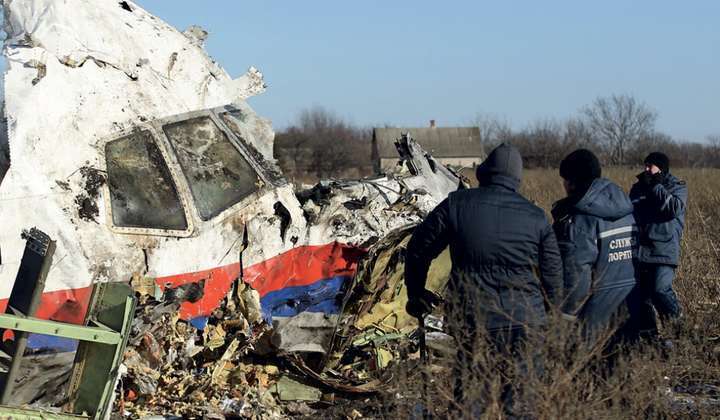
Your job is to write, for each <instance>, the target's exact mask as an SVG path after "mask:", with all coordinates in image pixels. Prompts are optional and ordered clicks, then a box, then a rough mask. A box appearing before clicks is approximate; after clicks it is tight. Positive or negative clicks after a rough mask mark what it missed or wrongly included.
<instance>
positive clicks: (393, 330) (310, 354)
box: [115, 228, 450, 418]
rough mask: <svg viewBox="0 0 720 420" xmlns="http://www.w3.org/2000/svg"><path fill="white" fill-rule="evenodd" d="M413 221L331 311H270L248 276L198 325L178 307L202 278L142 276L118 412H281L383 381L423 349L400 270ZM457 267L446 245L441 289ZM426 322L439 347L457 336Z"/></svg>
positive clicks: (374, 255)
mask: <svg viewBox="0 0 720 420" xmlns="http://www.w3.org/2000/svg"><path fill="white" fill-rule="evenodd" d="M411 233H412V228H405V229H400V230H397V231H394V232H392V233H391V234H390V235H388V236H387V237H385V238H383V239H382V240H380V241H379V242H378V243H377V244H375V245H374V246H373V247H372V248H371V249H370V251H369V253H368V256H367V258H366V259H365V261H364V263H363V264H361V266H360V268H359V270H358V274H357V275H356V276H355V278H354V280H353V281H352V282H347V283H346V286H345V287H347V289H345V290H343V291H341V294H340V296H344V300H343V302H342V310H341V312H340V314H339V315H335V316H332V317H328V316H327V314H323V313H319V312H303V313H301V314H300V315H298V316H294V317H291V318H283V317H276V319H273V320H269V319H268V317H267V314H264V313H263V311H262V309H261V304H260V296H259V294H258V292H257V291H255V290H254V289H252V288H251V287H250V286H249V285H247V284H245V283H243V282H242V281H240V280H238V281H236V282H235V283H233V286H232V288H231V290H230V292H229V293H228V294H227V296H226V297H225V299H224V301H223V302H222V304H221V305H220V307H219V308H218V309H217V310H215V311H214V312H213V313H212V314H211V315H210V316H209V317H208V318H207V320H206V322H205V323H203V324H202V325H197V323H196V321H192V322H190V321H184V320H182V319H181V318H180V316H179V310H178V309H179V307H180V305H181V304H182V303H183V302H187V301H189V302H192V301H193V300H197V299H200V298H201V295H202V285H197V284H193V285H188V287H185V288H179V289H166V290H164V291H161V290H159V288H157V287H155V286H154V285H152V284H145V283H144V282H143V281H142V280H141V279H136V280H135V281H134V282H133V286H134V287H135V290H136V291H137V292H138V293H139V294H141V295H142V296H141V297H140V302H139V305H138V309H137V312H136V316H135V320H134V322H133V329H132V335H131V338H130V340H129V343H128V349H127V351H126V354H125V361H124V365H125V367H126V373H125V375H124V377H123V378H122V379H121V382H120V385H119V387H118V390H117V393H118V395H117V403H116V406H115V410H116V412H117V413H118V414H121V415H125V416H131V417H143V416H148V415H175V416H181V417H205V418H223V417H224V416H225V417H243V418H277V417H283V416H289V415H296V414H303V415H310V414H312V413H313V412H314V410H316V409H318V408H320V407H322V406H327V405H328V404H331V403H332V401H334V400H335V398H336V394H337V396H339V397H342V396H347V395H358V394H367V393H372V392H375V391H378V390H380V389H382V387H383V386H384V384H385V383H387V382H388V381H389V379H390V377H389V373H388V372H389V369H388V367H390V366H392V365H393V364H394V363H398V362H399V361H403V360H413V359H417V358H418V343H419V341H420V340H419V336H418V331H417V325H416V322H415V320H414V319H412V318H411V317H409V316H408V315H407V314H406V313H405V311H404V305H405V302H406V301H407V296H406V292H405V289H404V284H403V282H402V278H403V276H402V273H403V268H404V250H405V246H406V244H407V241H408V240H409V237H410V234H411ZM449 267H450V265H449V260H448V256H447V255H446V254H443V256H441V257H440V258H438V260H437V261H436V262H435V263H434V264H433V267H432V269H431V271H430V277H429V282H428V285H429V287H430V288H431V289H432V290H434V291H436V292H438V293H441V292H442V290H443V288H444V285H445V281H446V280H447V272H448V270H449ZM193 286H194V287H193ZM426 325H427V327H428V331H429V332H428V333H427V335H426V338H427V341H428V343H429V345H430V346H431V347H436V346H434V345H433V344H434V343H436V345H439V346H441V347H442V346H444V345H446V344H447V338H449V337H447V336H446V335H444V334H443V333H442V329H443V326H442V319H440V318H432V319H430V318H429V319H428V320H427V321H426ZM198 326H199V327H203V328H202V329H199V328H196V327H198ZM443 343H444V344H443ZM435 350H442V348H435ZM308 404H310V405H308Z"/></svg>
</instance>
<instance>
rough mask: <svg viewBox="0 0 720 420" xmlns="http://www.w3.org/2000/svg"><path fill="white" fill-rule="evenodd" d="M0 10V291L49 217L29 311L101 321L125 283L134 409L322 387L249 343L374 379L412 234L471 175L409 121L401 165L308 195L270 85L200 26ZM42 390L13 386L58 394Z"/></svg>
mask: <svg viewBox="0 0 720 420" xmlns="http://www.w3.org/2000/svg"><path fill="white" fill-rule="evenodd" d="M3 8H4V13H5V21H4V23H5V32H6V34H7V38H6V40H5V46H4V54H5V56H6V59H7V64H8V69H7V72H6V74H5V88H4V92H5V117H6V122H7V137H6V139H5V140H3V143H2V149H3V150H2V153H0V155H2V159H0V164H2V165H3V167H2V168H0V176H2V183H1V184H0V218H1V219H2V220H3V223H2V224H0V247H2V257H3V258H2V265H1V266H0V299H2V300H0V303H1V304H2V305H3V306H4V307H5V306H8V299H10V298H11V292H12V290H13V284H14V282H15V279H16V275H17V274H18V270H19V269H20V268H21V264H22V261H21V256H22V255H23V249H25V247H26V243H25V239H23V236H22V233H23V230H25V229H29V228H31V227H37V228H38V229H39V230H40V231H42V232H44V233H45V234H47V235H48V236H49V237H50V238H52V239H53V240H54V241H55V252H54V257H53V260H52V264H49V265H48V270H47V272H46V273H45V284H44V291H43V293H42V294H41V295H38V299H39V301H38V305H37V308H36V309H34V310H33V313H32V314H29V315H30V316H33V317H35V318H39V319H47V320H52V321H57V322H62V323H66V324H85V325H88V322H89V320H92V319H94V318H95V315H96V314H95V313H94V310H93V309H92V308H93V304H92V302H91V296H92V294H93V289H94V288H95V287H96V286H97V285H99V284H109V283H124V284H129V285H131V287H132V289H133V290H134V292H135V295H136V296H137V298H138V300H139V302H138V308H137V311H136V313H135V316H134V320H133V323H132V330H131V332H130V334H129V337H125V339H127V340H129V342H128V345H129V347H128V349H127V351H126V352H125V357H124V364H123V368H122V369H121V370H123V371H124V372H125V374H124V377H123V378H122V380H121V381H120V386H119V387H118V390H117V400H118V401H117V402H116V406H119V408H118V410H120V412H121V413H122V412H124V413H125V414H133V415H138V416H140V415H144V414H153V413H154V414H175V415H183V416H191V415H197V414H198V413H201V414H202V413H205V414H207V413H209V412H219V413H221V414H222V413H225V414H227V413H228V412H230V413H231V414H233V415H241V414H242V413H244V412H245V411H246V410H248V409H249V408H248V407H250V406H252V405H253V403H252V401H256V402H257V404H256V405H263V406H268V407H270V406H269V405H268V403H267V401H265V400H263V399H264V398H266V397H265V396H264V395H265V394H263V393H262V392H258V391H257V389H266V390H267V389H270V388H272V387H273V386H274V388H273V389H274V394H273V395H276V396H277V398H279V399H280V400H283V399H284V398H285V397H287V398H285V399H303V398H294V397H293V395H295V394H292V392H295V393H296V394H297V393H300V394H303V392H304V394H303V395H305V397H304V398H305V399H310V400H312V399H313V398H315V397H316V395H315V394H314V393H313V392H314V391H313V389H310V390H309V391H308V390H307V389H304V388H302V387H303V385H302V384H300V383H298V382H296V381H295V380H294V379H292V378H290V377H286V376H283V375H282V374H281V372H277V371H276V370H277V368H274V367H273V365H267V366H265V367H262V366H261V367H260V368H258V364H257V362H256V363H255V364H252V363H251V362H248V361H247V360H250V359H246V357H247V356H248V355H252V356H253V358H252V360H255V361H257V360H258V357H262V356H263V355H269V354H273V355H277V354H283V355H289V357H290V359H291V360H292V362H291V363H292V364H293V365H294V367H295V368H297V370H298V371H300V372H303V373H304V374H305V375H307V376H308V377H310V378H312V379H314V380H315V381H317V382H319V383H322V384H323V385H324V386H327V387H334V388H335V389H339V390H341V391H346V392H364V391H367V390H371V389H373V386H375V385H377V383H376V382H373V375H371V374H368V372H371V371H373V370H378V369H381V368H383V367H385V366H386V365H387V364H388V363H389V360H390V359H391V358H392V353H391V351H390V350H387V349H386V348H385V347H384V346H385V344H387V343H391V342H392V341H393V340H398V339H399V338H402V337H406V336H407V334H409V333H411V332H412V331H413V330H414V329H415V325H414V322H413V321H412V320H410V319H409V317H408V315H407V314H406V313H405V312H404V303H405V299H406V296H405V292H404V290H403V287H402V286H403V283H402V264H403V259H402V252H403V249H404V245H405V243H406V242H407V240H408V239H409V234H410V232H411V230H412V226H414V225H415V224H417V223H418V222H419V221H420V220H421V219H422V217H423V216H424V215H425V214H426V213H427V212H428V211H430V210H431V209H432V208H433V207H434V206H435V205H436V204H437V203H438V202H439V201H441V200H442V199H443V198H445V197H446V196H447V194H448V193H449V192H451V191H453V190H456V189H457V188H459V187H462V185H463V182H462V181H461V179H460V178H459V177H458V176H457V175H456V174H455V173H453V172H452V171H451V170H449V169H447V168H446V167H444V166H442V165H440V164H439V163H437V162H435V161H434V160H433V158H432V157H431V156H429V155H428V154H426V153H425V152H424V151H423V150H422V149H421V148H420V147H419V145H418V144H417V143H415V142H414V141H412V139H411V138H409V136H406V137H403V138H402V139H399V141H398V144H397V145H398V152H399V156H398V161H399V162H398V166H397V169H396V171H394V172H393V173H391V174H385V175H379V176H377V177H375V178H372V179H364V180H359V181H326V182H321V183H319V184H318V185H316V186H314V187H312V188H308V189H304V190H298V189H296V187H295V186H293V185H292V184H290V183H288V182H287V181H286V180H285V178H284V177H283V174H282V173H281V171H280V170H279V169H278V168H277V167H276V165H275V162H274V159H273V136H274V134H273V131H272V128H271V124H270V122H269V121H268V120H266V119H263V118H262V117H260V116H258V115H257V114H256V113H255V112H254V111H253V110H252V109H251V108H250V107H249V106H248V105H247V103H246V102H245V99H247V98H248V97H250V96H253V95H256V94H259V93H262V92H263V91H264V90H265V84H264V82H263V78H262V74H261V73H260V72H259V71H258V70H256V69H254V68H251V69H250V70H249V71H248V73H247V74H245V75H243V76H242V77H240V78H237V79H232V78H231V77H230V76H229V75H228V74H227V72H226V71H225V70H224V69H223V68H222V67H220V66H219V65H218V64H217V63H215V62H214V61H213V60H212V59H211V58H210V57H209V56H208V55H207V53H206V52H205V50H204V49H203V42H204V40H205V37H206V36H207V33H205V32H204V31H202V30H201V29H200V28H197V27H193V28H191V29H189V30H187V31H185V32H179V31H177V30H175V29H174V28H172V27H171V26H169V25H168V24H166V23H165V22H163V21H162V20H160V19H159V18H157V17H155V16H153V15H151V14H150V13H148V12H147V11H145V10H143V9H142V8H141V7H139V6H138V5H137V4H135V3H133V2H130V1H122V2H118V1H115V0H102V1H100V0H93V1H90V0H66V1H63V2H58V1H55V0H22V1H20V0H5V1H3ZM26 237H27V235H26ZM444 258H445V262H444V263H443V262H442V261H441V262H438V263H437V266H436V267H434V268H433V270H434V271H432V273H433V274H432V275H431V286H433V288H434V289H435V290H441V289H442V287H443V282H444V279H446V276H447V272H448V271H449V267H448V266H447V265H448V264H447V256H445V257H444ZM89 308H90V309H89ZM76 345H77V341H75V340H71V339H67V338H58V337H50V336H48V335H46V334H30V336H29V340H28V346H29V347H30V348H52V349H54V350H55V351H56V352H57V351H68V350H74V349H75V346H76ZM351 347H355V348H367V349H370V351H369V353H368V352H365V353H367V354H371V357H370V358H369V359H368V358H367V357H365V358H358V357H357V354H359V353H361V352H354V353H353V352H347V351H346V350H347V349H348V348H351ZM350 353H352V354H350ZM57 354H60V353H57ZM353 354H354V356H353ZM267 357H268V360H275V359H272V358H270V357H269V356H267ZM76 360H77V359H76ZM69 365H71V363H69ZM361 365H362V368H361ZM70 367H71V366H67V367H66V369H65V371H68V370H69V368H70ZM268 378H274V379H273V380H272V381H271V380H270V379H268ZM278 378H279V379H278ZM46 379H47V378H46ZM57 380H58V381H59V382H61V380H62V375H59V376H58V379H57ZM270 382H272V384H271V383H270ZM16 385H17V388H18V389H20V388H22V384H20V383H18V384H16ZM251 385H252V386H251ZM258 387H259V388H258ZM250 389H255V391H253V392H255V394H252V395H254V397H251V396H250V394H251V392H250V391H249V390H250ZM41 394H42V393H40V394H38V393H32V392H30V393H28V394H23V395H25V396H24V397H22V398H20V397H18V398H20V399H24V401H20V402H22V403H28V402H34V403H35V404H36V405H37V404H41V403H45V404H50V405H53V404H56V405H57V404H62V403H63V402H62V401H60V397H59V396H57V395H52V396H50V395H41ZM287 394H292V395H290V396H288V395H287ZM253 398H255V399H254V400H253ZM116 408H117V407H116ZM213 410H215V411H213ZM244 410H245V411H244ZM268 410H269V408H268ZM270 414H273V413H270ZM274 414H278V413H274Z"/></svg>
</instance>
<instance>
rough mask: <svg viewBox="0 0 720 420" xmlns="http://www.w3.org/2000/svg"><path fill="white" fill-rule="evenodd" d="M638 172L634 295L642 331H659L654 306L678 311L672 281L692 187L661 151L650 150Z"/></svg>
mask: <svg viewBox="0 0 720 420" xmlns="http://www.w3.org/2000/svg"><path fill="white" fill-rule="evenodd" d="M637 178H638V182H637V183H635V185H633V187H632V189H631V190H630V198H631V199H632V202H633V204H634V206H635V218H636V219H637V222H638V226H639V227H640V255H639V261H640V266H639V276H638V282H639V286H638V290H639V293H638V299H634V301H635V302H634V304H635V305H637V307H638V313H639V314H640V316H639V318H638V320H637V324H636V327H637V333H638V334H639V335H641V336H649V337H655V336H657V323H656V321H655V313H654V311H653V306H654V307H655V309H656V310H657V312H658V314H659V315H660V318H661V319H662V320H663V321H666V320H671V321H672V320H675V319H678V318H679V317H680V303H679V302H678V299H677V296H676V295H675V291H673V288H672V281H673V277H674V276H675V267H677V264H678V260H679V258H680V239H681V237H682V232H683V228H684V226H685V206H686V202H687V196H688V193H687V186H686V185H685V182H684V181H681V180H679V179H677V178H676V177H674V176H673V175H672V174H671V173H670V162H669V160H668V158H667V156H665V155H664V154H663V153H659V152H654V153H650V154H649V155H648V156H647V158H646V159H645V171H643V172H642V173H640V174H639V175H638V176H637Z"/></svg>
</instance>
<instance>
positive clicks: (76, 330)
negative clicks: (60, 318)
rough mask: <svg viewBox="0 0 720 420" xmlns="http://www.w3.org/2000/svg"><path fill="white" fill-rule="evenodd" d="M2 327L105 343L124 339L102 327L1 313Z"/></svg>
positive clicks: (0, 321)
mask: <svg viewBox="0 0 720 420" xmlns="http://www.w3.org/2000/svg"><path fill="white" fill-rule="evenodd" d="M0 328H1V329H7V330H13V331H24V332H27V333H34V334H45V335H52V336H55V337H64V338H71V339H73V340H83V341H92V342H96V343H103V344H117V343H119V342H120V341H121V339H122V337H121V335H120V334H119V333H117V332H114V331H112V330H108V329H106V328H102V327H86V326H83V325H73V324H65V323H62V322H56V321H48V320H44V319H38V318H30V317H27V318H26V317H21V316H15V315H7V314H0Z"/></svg>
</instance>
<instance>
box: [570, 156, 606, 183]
mask: <svg viewBox="0 0 720 420" xmlns="http://www.w3.org/2000/svg"><path fill="white" fill-rule="evenodd" d="M560 176H561V177H563V178H564V179H567V180H568V181H570V182H573V183H575V184H578V185H582V184H590V183H592V181H593V180H594V179H595V178H600V177H601V176H602V168H601V167H600V161H599V160H598V158H597V156H595V154H594V153H593V152H591V151H589V150H587V149H578V150H576V151H574V152H572V153H570V154H569V155H567V156H566V157H565V159H563V160H562V162H560Z"/></svg>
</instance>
